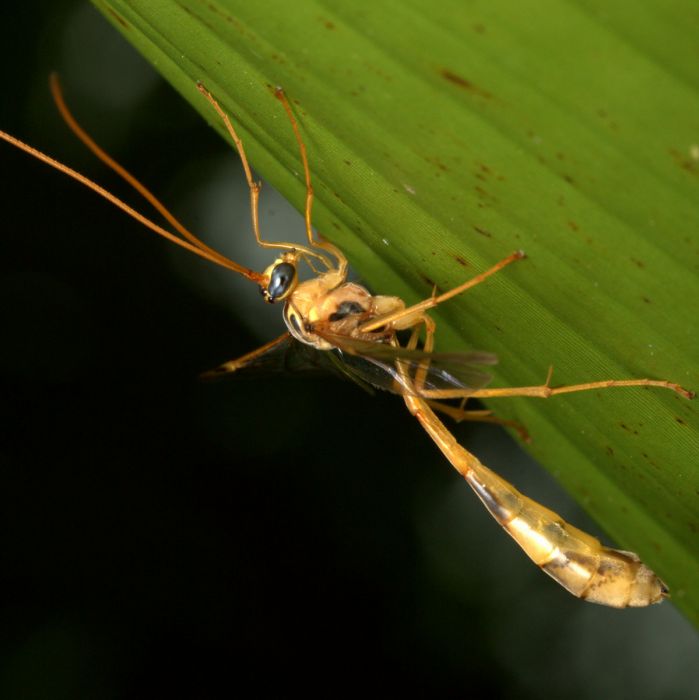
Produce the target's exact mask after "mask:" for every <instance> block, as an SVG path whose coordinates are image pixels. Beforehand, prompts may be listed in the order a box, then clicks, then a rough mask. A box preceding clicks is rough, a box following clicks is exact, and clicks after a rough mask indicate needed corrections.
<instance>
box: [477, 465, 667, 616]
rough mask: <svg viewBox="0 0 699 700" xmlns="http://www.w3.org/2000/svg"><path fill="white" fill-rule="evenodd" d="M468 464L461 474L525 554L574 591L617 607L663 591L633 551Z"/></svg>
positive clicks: (639, 603) (654, 598) (653, 599)
mask: <svg viewBox="0 0 699 700" xmlns="http://www.w3.org/2000/svg"><path fill="white" fill-rule="evenodd" d="M470 467H471V468H470V470H469V472H468V473H467V474H465V475H464V476H465V478H466V481H467V482H468V483H469V484H470V486H471V487H472V488H473V490H474V491H475V492H476V494H477V495H478V497H479V498H480V499H481V501H482V502H483V505H485V507H486V508H487V509H488V510H489V511H490V513H491V514H492V516H493V517H494V518H495V519H496V520H497V521H498V522H499V523H500V524H501V525H502V527H503V528H504V529H505V530H506V531H507V532H508V533H509V534H510V535H511V536H512V537H513V538H514V539H515V540H516V541H517V543H518V544H519V546H520V547H521V548H522V549H523V550H524V551H525V553H526V554H527V556H528V557H529V558H530V559H531V560H532V561H533V562H534V563H535V564H537V565H538V566H540V567H541V568H542V569H543V570H544V571H545V572H546V573H547V574H548V575H549V576H551V577H552V578H553V579H555V580H556V581H558V583H560V584H561V585H562V586H563V587H564V588H566V589H567V590H568V591H570V593H572V594H573V595H575V596H578V597H579V598H583V599H585V600H588V601H590V602H592V603H601V604H602V605H610V606H612V607H615V608H625V607H643V606H646V605H651V604H652V603H657V602H660V601H661V600H662V599H663V598H664V597H665V596H666V595H667V587H666V586H665V584H664V583H663V582H662V581H661V580H660V579H659V578H658V577H657V576H656V575H655V574H654V573H653V572H652V571H651V570H650V569H649V568H648V567H647V566H646V565H645V564H643V563H642V562H641V560H640V559H639V558H638V556H637V555H635V554H633V553H632V552H624V551H622V550H619V549H611V548H609V547H604V546H603V545H602V544H601V543H600V541H599V540H597V539H596V538H595V537H592V535H588V534H587V533H585V532H583V531H582V530H579V529H578V528H576V527H574V526H573V525H570V524H569V523H567V522H566V521H565V520H564V519H563V518H561V516H560V515H558V514H557V513H554V512H553V511H552V510H549V509H548V508H545V507H544V506H542V505H540V504H539V503H537V502H536V501H533V500H532V499H531V498H528V497H527V496H525V495H524V494H522V493H520V492H519V491H518V490H517V489H516V488H515V487H514V486H512V484H510V483H509V482H507V481H505V480H504V479H502V478H501V477H499V476H498V475H497V474H495V473H494V472H492V471H491V470H490V469H488V468H487V467H485V466H484V465H482V464H480V463H478V464H477V465H474V464H471V465H470Z"/></svg>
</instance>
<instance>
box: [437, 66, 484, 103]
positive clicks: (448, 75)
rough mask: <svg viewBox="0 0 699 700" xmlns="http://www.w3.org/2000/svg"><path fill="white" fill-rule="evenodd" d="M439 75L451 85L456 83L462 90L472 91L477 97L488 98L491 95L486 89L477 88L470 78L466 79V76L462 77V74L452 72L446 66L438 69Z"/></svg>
mask: <svg viewBox="0 0 699 700" xmlns="http://www.w3.org/2000/svg"><path fill="white" fill-rule="evenodd" d="M440 75H441V76H442V77H443V78H445V79H446V80H448V81H449V82H450V83H452V84H453V85H456V86H457V87H460V88H461V89H463V90H467V91H468V92H470V93H473V94H474V95H478V96H479V97H485V98H486V99H490V98H491V97H492V96H493V95H492V94H491V93H490V92H488V91H487V90H483V89H482V88H479V87H478V86H477V85H474V84H473V83H472V82H471V81H470V80H467V79H466V78H463V77H462V76H460V75H457V74H456V73H453V72H452V71H450V70H449V69H448V68H442V70H441V71H440Z"/></svg>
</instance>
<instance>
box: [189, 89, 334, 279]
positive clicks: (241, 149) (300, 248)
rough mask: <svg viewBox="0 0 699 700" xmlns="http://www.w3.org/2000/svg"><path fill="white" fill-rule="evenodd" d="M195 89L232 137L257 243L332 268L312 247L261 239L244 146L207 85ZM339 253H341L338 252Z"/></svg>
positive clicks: (257, 189) (257, 186)
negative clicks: (246, 189) (248, 199)
mask: <svg viewBox="0 0 699 700" xmlns="http://www.w3.org/2000/svg"><path fill="white" fill-rule="evenodd" d="M197 89H198V90H199V92H200V93H201V94H202V95H204V97H206V99H207V100H208V101H209V103H210V104H211V106H212V107H213V108H214V109H215V110H216V113H217V114H218V116H219V117H221V121H223V124H224V126H225V127H226V131H227V132H228V135H229V136H230V137H231V139H233V143H234V144H235V148H236V150H237V151H238V155H239V156H240V160H241V162H242V163H243V169H244V170H245V179H246V180H247V181H248V187H249V188H250V211H251V213H252V230H253V232H254V234H255V240H256V241H257V243H258V244H259V245H261V246H262V247H263V248H282V249H283V250H291V251H298V252H301V253H305V254H306V255H307V256H309V257H313V258H316V259H317V260H320V262H322V263H323V265H325V267H327V268H328V270H331V269H333V267H334V266H333V265H332V264H331V263H330V260H329V259H328V258H327V257H326V256H325V255H323V254H322V253H318V252H317V251H315V250H313V249H312V248H308V247H307V246H304V245H298V244H295V243H284V242H271V241H265V240H263V239H262V234H261V233H260V221H259V215H258V209H259V207H258V202H259V199H260V188H261V185H260V183H259V182H256V181H255V180H254V179H253V177H252V170H251V169H250V164H249V163H248V159H247V156H246V155H245V148H244V147H243V142H242V141H241V140H240V137H239V136H238V133H237V132H236V130H235V129H234V128H233V124H232V122H231V120H230V118H229V117H228V115H227V114H226V113H225V112H224V111H223V108H222V107H221V105H219V103H218V102H217V101H216V98H215V97H214V96H213V95H212V94H211V93H210V92H209V90H208V89H207V87H206V86H205V85H204V83H202V82H201V81H198V82H197ZM310 242H311V245H314V246H316V247H318V248H322V247H323V246H318V245H317V244H316V243H314V242H313V240H312V239H310ZM340 255H341V254H340Z"/></svg>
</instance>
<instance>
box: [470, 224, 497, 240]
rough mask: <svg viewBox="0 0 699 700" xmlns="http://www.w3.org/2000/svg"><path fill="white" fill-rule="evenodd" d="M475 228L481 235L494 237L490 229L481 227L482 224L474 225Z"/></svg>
mask: <svg viewBox="0 0 699 700" xmlns="http://www.w3.org/2000/svg"><path fill="white" fill-rule="evenodd" d="M473 230H474V231H475V232H476V233H480V234H481V236H485V237H486V238H492V237H493V234H492V233H490V231H487V230H486V229H484V228H481V227H480V226H474V227H473Z"/></svg>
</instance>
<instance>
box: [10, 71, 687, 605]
mask: <svg viewBox="0 0 699 700" xmlns="http://www.w3.org/2000/svg"><path fill="white" fill-rule="evenodd" d="M197 87H198V89H199V91H200V93H201V94H202V96H203V98H204V99H206V100H207V101H208V102H209V104H210V105H211V107H212V109H213V110H215V112H216V113H217V114H218V116H219V117H220V119H221V120H222V121H223V123H224V124H225V127H226V130H227V132H228V134H229V135H230V137H231V139H232V140H233V142H234V144H235V147H236V149H237V151H238V154H239V156H240V159H241V162H242V165H243V168H244V170H245V176H246V179H247V184H248V187H249V192H250V207H251V215H252V229H253V233H254V236H255V240H256V242H257V244H258V245H260V246H262V247H263V248H269V249H273V250H274V251H275V252H276V256H275V258H274V260H273V261H272V262H271V264H270V265H269V266H268V267H267V268H266V269H265V270H264V271H262V272H257V271H254V270H251V269H249V268H247V267H245V266H243V265H241V264H239V263H237V262H235V261H233V260H231V259H230V258H227V257H226V256H224V255H222V254H221V253H219V252H217V251H216V250H214V249H212V248H210V247H209V246H208V245H206V244H205V243H204V242H203V241H201V240H200V239H199V237H197V236H195V235H194V234H193V233H191V232H190V231H189V230H188V229H186V228H185V227H184V226H183V225H182V224H181V223H180V222H179V221H178V220H177V219H176V218H175V217H174V216H173V215H172V214H171V213H170V212H169V211H168V210H167V209H166V207H165V206H164V205H163V204H162V203H161V202H160V201H159V200H158V199H157V198H156V197H155V196H154V195H153V194H152V193H151V192H150V191H149V190H148V189H147V188H146V187H144V186H143V185H142V184H141V183H140V182H139V181H138V180H136V178H134V177H133V176H132V175H131V174H130V173H129V172H127V171H126V170H125V169H124V168H123V167H122V166H120V165H119V164H118V163H116V161H114V160H113V159H112V158H111V157H110V156H109V155H108V154H107V153H105V152H104V151H103V150H102V149H101V148H100V147H99V146H98V145H97V144H96V143H95V142H94V141H93V140H92V138H91V137H90V136H89V135H88V134H87V133H86V132H85V131H84V130H83V129H82V128H81V127H80V125H79V124H78V123H77V122H76V120H75V119H74V118H73V116H72V114H71V113H70V111H69V110H68V108H67V106H66V104H65V102H64V100H63V97H62V93H61V90H60V86H59V83H58V79H57V78H56V77H55V76H52V78H51V89H52V92H53V95H54V98H55V101H56V104H57V105H58V108H59V111H60V112H61V114H62V116H63V117H64V119H65V121H66V122H67V123H68V125H69V126H70V128H71V129H72V130H73V131H74V133H75V134H76V135H77V136H78V137H79V138H80V139H81V140H82V141H83V142H84V143H85V144H86V145H87V147H88V148H90V150H92V151H93V153H95V155H96V156H97V157H98V158H100V159H101V160H102V161H103V162H104V163H106V164H107V165H108V166H109V167H110V168H112V169H113V170H114V171H115V172H117V174H119V175H120V176H121V177H122V178H123V179H124V180H126V182H128V183H129V184H130V185H131V186H132V187H134V188H135V189H136V190H137V191H138V192H139V193H140V194H141V195H142V196H143V197H145V199H146V200H148V201H149V202H150V204H151V205H152V206H154V207H155V208H156V209H157V210H158V211H159V212H160V214H161V215H162V216H164V218H165V219H166V220H167V221H168V222H169V223H170V224H171V225H172V226H173V228H174V229H175V230H176V231H177V234H175V233H172V232H171V231H168V230H166V229H164V228H163V227H161V226H159V225H158V224H156V223H154V222H153V221H151V220H150V219H148V218H146V217H145V216H143V215H142V214H140V213H139V212H137V211H136V210H134V209H133V208H131V207H130V206H128V205H127V204H125V203H124V202H123V201H121V200H120V199H118V198H117V197H115V196H114V195H112V194H111V193H109V192H108V191H106V190H105V189H103V188H102V187H100V186H99V185H98V184H96V183H95V182H93V181H92V180H89V179H88V178H86V177H85V176H83V175H81V174H80V173H78V172H76V171H75V170H73V169H71V168H69V167H68V166H66V165H63V164H62V163H60V162H58V161H56V160H54V159H53V158H51V157H49V156H47V155H45V154H44V153H41V152H40V151H38V150H36V149H34V148H33V147H31V146H29V145H27V144H25V143H23V142H21V141H19V140H18V139H16V138H15V137H13V136H11V135H9V134H7V133H5V132H2V131H0V138H2V139H3V140H5V141H6V142H8V143H10V144H12V145H14V146H16V147H17V148H19V149H21V150H23V151H25V152H27V153H29V154H30V155H32V156H33V157H35V158H37V159H39V160H41V161H43V162H45V163H47V164H48V165H50V166H52V167H53V168H56V169H57V170H59V171H61V172H63V173H64V174H66V175H68V176H70V177H72V178H74V179H76V180H78V181H79V182H81V183H82V184H83V185H85V186H86V187H89V188H90V189H92V190H94V191H95V192H97V193H98V194H99V195H101V196H102V197H104V198H106V199H108V200H109V201H110V202H112V203H113V204H114V205H115V206H117V207H119V208H120V209H122V210H123V211H125V212H126V213H127V214H129V215H130V216H132V217H133V218H135V219H136V220H138V221H139V222H141V223H142V224H144V225H145V226H147V227H148V228H150V229H151V230H152V231H154V232H155V233H157V234H158V235H160V236H162V237H164V238H166V239H168V240H169V241H171V242H172V243H175V244H176V245H179V246H181V247H183V248H185V249H187V250H189V251H190V252H192V253H194V254H195V255H198V256H200V257H202V258H205V259H206V260H209V261H210V262H212V263H214V264H217V265H220V266H222V267H224V268H226V269H229V270H231V271H233V272H235V273H237V274H240V275H242V276H243V277H245V278H246V279H249V280H251V281H252V282H254V283H256V284H257V285H258V286H259V288H260V291H261V293H262V296H263V298H264V300H265V301H266V302H268V303H270V304H274V303H278V302H282V303H283V318H284V322H285V324H286V327H287V331H286V332H285V333H284V334H282V335H281V336H279V337H278V338H275V339H274V340H272V341H270V342H268V343H266V344H265V345H263V346H262V347H261V348H258V349H257V350H253V351H252V352H249V353H247V354H246V355H244V356H243V357H239V358H236V359H234V360H230V361H228V362H226V363H223V364H222V365H220V366H219V367H217V368H216V369H214V370H212V371H210V372H208V373H206V376H217V375H222V374H228V373H231V372H235V371H238V370H240V369H242V368H244V367H245V366H247V365H250V364H253V363H255V362H256V361H257V360H258V359H259V358H261V357H262V356H263V355H265V354H266V353H268V352H271V351H273V350H274V349H275V348H278V347H281V346H282V345H285V344H287V343H290V342H297V343H301V344H303V345H305V346H308V347H310V348H312V349H313V350H314V351H317V352H319V353H328V354H329V356H330V357H332V358H333V361H334V362H335V363H336V364H337V365H339V366H340V367H341V369H342V371H343V372H344V373H345V374H348V375H349V376H351V377H352V378H355V379H357V381H359V382H360V383H364V384H369V385H371V386H373V387H377V388H380V389H385V390H389V391H392V392H393V393H395V394H398V395H399V396H400V397H402V399H403V401H404V403H405V404H406V406H407V408H408V410H409V411H410V413H411V414H412V415H413V416H415V418H416V419H417V420H418V421H419V423H420V425H422V427H423V428H424V429H425V431H426V432H427V434H428V435H429V436H430V437H431V438H432V440H433V441H434V442H435V444H436V445H437V447H438V448H439V449H440V450H441V451H442V453H443V454H444V456H445V457H446V458H447V459H448V460H449V462H450V463H451V464H452V466H453V467H454V468H455V469H456V470H457V472H458V473H459V474H461V476H463V478H464V479H465V480H466V482H467V483H468V484H469V485H470V486H471V488H472V489H473V490H474V491H475V492H476V495H477V496H478V497H479V499H480V500H481V501H482V503H483V504H484V505H485V507H486V508H487V510H488V511H489V512H490V514H491V515H492V516H493V517H494V518H495V520H497V522H499V523H500V525H501V526H502V527H503V528H504V529H505V530H506V531H507V532H508V533H509V534H510V535H511V536H512V537H513V538H514V539H515V541H516V542H517V543H518V544H519V545H520V547H521V548H522V549H523V550H524V552H525V553H526V554H527V555H528V556H529V557H530V558H531V559H532V560H533V561H534V563H536V564H537V565H538V566H539V567H540V568H541V569H543V570H544V571H545V572H546V573H547V574H549V575H550V576H551V577H552V578H553V579H555V580H556V581H557V582H558V583H559V584H561V585H562V586H563V587H564V588H566V589H567V590H568V591H570V592H571V593H572V594H573V595H575V596H578V597H580V598H583V599H585V600H588V601H591V602H595V603H600V604H604V605H609V606H613V607H620V608H621V607H627V606H635V607H639V606H646V605H649V604H652V603H656V602H659V601H660V600H662V599H663V598H664V597H665V596H666V595H667V593H668V590H667V587H666V586H665V584H664V583H663V582H662V581H661V580H660V578H659V577H658V576H657V575H656V574H654V573H653V571H651V569H649V568H648V567H647V566H646V565H645V564H643V563H642V562H641V560H640V559H639V557H638V556H637V555H636V554H633V553H632V552H626V551H622V550H617V549H612V548H609V547H605V546H603V545H602V544H601V543H600V542H599V541H598V540H597V539H596V538H594V537H592V536H591V535H588V534H586V533H584V532H582V531H581V530H579V529H577V528H575V527H574V526H572V525H570V524H569V523H567V522H565V520H563V519H562V518H561V517H560V516H559V515H557V514H556V513H554V512H553V511H551V510H549V509H547V508H545V507H544V506H542V505H540V504H539V503H536V502H535V501H533V500H531V499H529V498H528V497H526V496H524V495H523V494H521V493H520V492H519V491H518V490H517V489H516V488H515V487H514V486H513V485H512V484H510V483H509V482H507V481H505V480H504V479H502V478H501V477H499V476H498V475H497V474H495V473H494V472H493V471H491V470H490V469H488V468H487V467H486V466H484V465H483V464H481V462H480V461H479V460H478V459H477V458H476V457H475V456H474V455H473V454H471V453H470V452H469V451H467V450H466V449H465V448H464V447H463V446H462V445H460V444H459V443H458V442H457V440H456V438H455V437H454V436H453V435H452V433H451V432H450V431H449V430H448V429H447V427H446V426H445V425H444V423H443V422H442V420H441V419H440V418H439V417H438V415H437V414H438V413H443V414H446V415H448V416H450V417H451V418H454V419H456V420H481V421H488V422H496V423H502V424H505V425H510V426H511V427H514V428H517V429H519V430H520V434H524V431H523V429H522V428H521V426H518V425H516V424H513V423H511V422H509V421H505V420H500V419H498V418H497V417H495V416H493V415H492V414H491V413H490V412H488V411H477V410H471V409H469V408H468V407H467V405H466V401H467V400H469V399H480V398H497V397H508V396H510V397H513V396H529V397H539V398H548V397H552V396H555V395H558V394H563V393H574V392H581V391H589V390H593V389H606V388H611V387H658V388H663V389H669V390H671V391H674V392H676V393H677V394H680V395H681V396H683V397H685V398H692V397H693V394H692V392H690V391H688V390H686V389H684V388H683V387H681V386H679V385H678V384H675V383H673V382H670V381H664V380H655V379H621V380H603V381H595V382H588V383H583V384H575V385H567V386H558V387H553V386H551V384H550V380H551V372H550V371H549V375H548V377H547V379H546V381H545V382H544V384H542V385H537V386H529V387H506V388H488V387H487V386H486V385H487V384H488V382H489V380H490V377H489V375H488V374H487V372H485V371H484V370H483V367H484V366H487V365H492V364H494V363H495V361H496V358H495V356H494V355H492V354H490V353H484V352H461V353H439V352H435V351H434V343H435V337H436V323H435V321H434V320H433V319H432V317H431V316H430V315H429V311H430V310H431V309H433V308H435V307H437V306H439V305H440V304H443V303H445V302H447V301H448V300H449V299H451V298H453V297H455V296H456V295H459V294H463V293H465V292H466V291H468V290H469V289H472V288H473V287H475V286H476V285H479V284H481V283H483V282H485V281H486V280H487V279H488V278H489V277H491V276H492V275H494V274H495V273H497V272H499V271H501V270H503V269H504V268H506V267H508V266H509V265H511V264H512V263H514V262H516V261H518V260H521V259H522V258H523V257H524V254H523V253H522V252H521V251H516V252H513V253H510V254H509V255H507V256H505V257H504V258H503V259H502V260H500V261H499V262H498V263H496V264H495V265H493V266H492V267H490V268H489V269H487V270H485V271H483V272H481V273H480V274H478V275H476V276H475V277H473V278H471V279H469V280H467V281H465V282H463V283H462V284H460V285H458V286H456V287H454V288H453V289H451V290H449V291H446V292H443V293H440V294H438V293H436V291H435V292H434V293H433V294H432V295H431V296H429V297H427V298H426V299H424V300H422V301H420V302H418V303H416V304H412V305H407V304H406V303H405V302H404V301H403V300H402V299H400V298H399V297H396V296H385V295H374V294H371V293H370V292H369V291H368V290H367V289H366V288H365V287H363V286H362V285H360V284H357V283H355V282H350V281H348V261H347V258H346V257H345V255H344V254H343V253H342V251H341V250H340V249H339V248H338V247H337V246H335V245H333V244H332V243H331V242H329V241H327V240H325V239H323V238H320V237H319V236H317V235H316V234H315V233H314V231H313V227H312V207H313V196H314V195H313V187H312V184H311V173H310V167H309V164H308V157H307V153H306V147H305V144H304V141H303V139H302V137H301V132H300V129H299V125H298V123H297V120H296V118H295V116H294V111H293V109H292V107H291V105H290V103H289V101H288V100H287V98H286V95H285V93H284V91H283V90H282V89H281V88H277V89H276V90H275V92H274V94H275V97H276V98H277V99H278V101H279V102H280V104H281V107H282V108H283V110H284V112H285V113H286V116H287V118H288V120H289V122H290V124H291V128H292V129H293V133H294V136H295V139H296V141H297V143H298V147H299V151H300V156H301V162H302V165H303V172H304V177H305V185H306V200H305V229H306V242H305V243H304V244H302V245H299V244H292V243H286V242H271V241H267V240H265V239H264V238H263V237H262V234H261V232H260V226H259V217H258V200H259V195H260V183H258V182H257V181H256V180H255V179H254V178H253V175H252V171H251V169H250V165H249V163H248V160H247V156H246V153H245V149H244V146H243V143H242V141H241V140H240V138H239V137H238V134H237V132H236V130H235V128H234V126H233V124H232V122H231V120H230V118H229V117H228V114H227V113H226V111H224V109H223V108H222V107H221V106H220V105H219V103H218V101H217V100H216V98H215V97H214V96H213V94H212V93H211V92H210V91H209V90H208V89H207V88H206V87H205V86H204V85H203V84H202V83H198V85H197ZM178 234H179V235H178ZM304 265H305V266H307V267H308V269H309V270H310V271H311V273H312V275H311V276H310V277H309V278H307V279H302V276H301V274H300V269H301V268H302V266H304ZM454 401H455V402H456V403H454Z"/></svg>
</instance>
